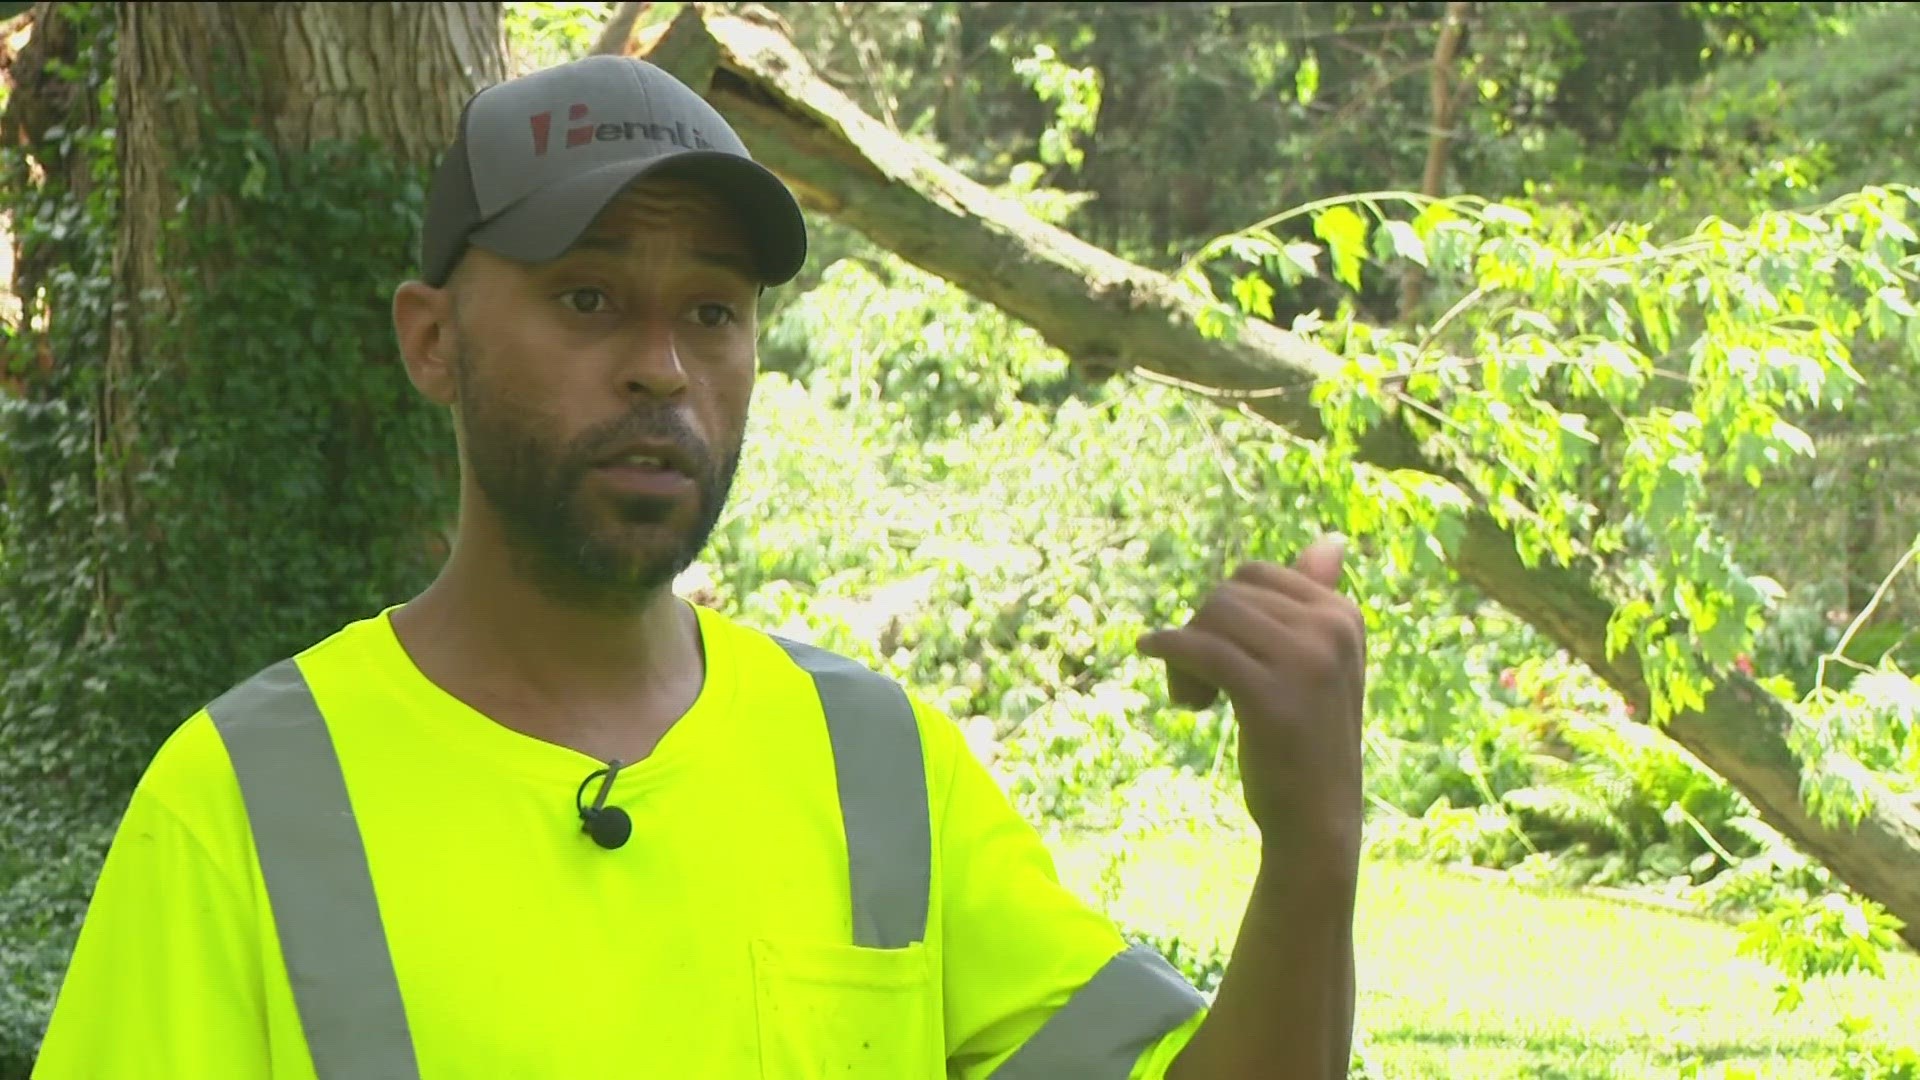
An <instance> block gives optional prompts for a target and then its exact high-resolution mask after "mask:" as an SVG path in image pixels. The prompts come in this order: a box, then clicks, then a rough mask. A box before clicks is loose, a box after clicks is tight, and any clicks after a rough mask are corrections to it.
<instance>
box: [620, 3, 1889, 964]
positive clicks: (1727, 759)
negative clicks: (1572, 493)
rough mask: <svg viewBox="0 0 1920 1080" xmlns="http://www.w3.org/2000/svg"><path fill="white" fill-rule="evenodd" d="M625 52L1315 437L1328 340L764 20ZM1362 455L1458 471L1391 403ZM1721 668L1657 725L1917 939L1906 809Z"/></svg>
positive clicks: (1590, 656)
mask: <svg viewBox="0 0 1920 1080" xmlns="http://www.w3.org/2000/svg"><path fill="white" fill-rule="evenodd" d="M637 51H638V52H639V53H640V54H641V55H644V56H648V57H649V58H650V59H652V60H654V61H655V62H656V63H659V64H661V65H662V66H663V67H666V68H668V69H669V70H672V71H674V72H675V74H677V75H678V76H679V77H680V78H682V79H684V80H685V81H687V82H688V84H689V85H691V86H693V87H694V88H695V89H696V90H698V91H700V92H701V93H703V94H705V95H706V96H707V98H708V99H709V100H710V101H711V102H712V103H713V104H714V106H715V107H716V108H718V109H719V110H720V112H721V113H722V115H724V116H725V117H726V118H727V121H728V122H729V123H731V124H732V125H733V126H734V127H735V128H736V129H737V130H738V131H739V132H740V135H741V137H742V138H743V139H744V140H745V141H746V143H747V145H748V147H749V148H751V150H752V151H753V153H754V155H755V156H756V157H757V158H758V159H759V160H760V161H761V162H763V163H764V164H766V165H767V166H768V167H769V168H771V169H773V170H774V171H775V172H777V173H779V174H780V175H781V176H782V177H783V178H784V179H785V180H786V181H787V182H788V184H789V185H791V186H792V187H793V189H794V190H795V192H796V193H797V194H798V195H799V197H800V198H801V200H802V201H803V202H804V203H805V205H807V206H808V207H809V208H810V209H812V210H815V211H819V212H824V213H827V214H831V215H833V216H834V217H836V218H837V219H839V220H840V221H842V222H844V223H846V224H847V225H849V226H851V227H853V228H855V229H857V230H859V231H860V232H862V233H863V234H865V235H866V236H867V237H868V238H869V239H871V240H873V241H874V242H875V243H878V244H880V245H881V246H883V247H886V248H889V249H891V250H892V251H894V252H896V253H898V254H899V255H900V256H901V257H903V258H905V259H906V260H907V261H909V262H912V263H914V264H915V265H917V266H920V267H922V268H923V269H926V270H928V271H930V272H932V273H935V274H938V275H940V276H942V277H944V278H946V279H947V280H949V281H952V282H953V283H955V284H957V285H959V286H961V287H962V288H965V289H967V290H968V291H969V292H972V293H973V294H974V295H976V296H979V297H980V298H982V299H984V300H986V301H987V302H989V303H992V304H994V305H996V306H998V307H1000V308H1001V309H1003V310H1005V311H1006V312H1008V313H1009V314H1011V315H1013V316H1015V317H1017V318H1020V319H1022V320H1024V321H1025V322H1027V323H1028V324H1029V325H1031V326H1032V327H1033V328H1034V329H1035V330H1036V331H1038V332H1039V333H1040V334H1041V335H1042V336H1044V337H1045V338H1046V339H1047V340H1048V341H1049V342H1051V343H1052V344H1053V345H1054V346H1055V347H1056V348H1059V349H1060V350H1061V351H1062V352H1064V353H1066V354H1067V355H1068V356H1069V357H1070V358H1072V359H1073V360H1074V361H1075V362H1077V363H1079V364H1081V365H1084V366H1089V367H1094V368H1099V369H1105V370H1120V369H1123V368H1127V367H1139V368H1142V369H1145V370H1149V371H1153V372H1156V373H1158V374H1160V375H1163V376H1169V377H1172V378H1175V379H1179V380H1182V381H1184V382H1187V383H1190V384H1193V385H1194V386H1195V388H1196V389H1199V390H1202V391H1205V390H1209V389H1212V390H1226V391H1233V390H1246V389H1252V388H1266V387H1282V386H1284V387H1289V388H1298V389H1297V390H1296V391H1293V392H1287V393H1282V394H1278V395H1267V396H1260V397H1257V398H1251V399H1246V400H1245V402H1244V404H1245V405H1246V406H1247V407H1249V408H1251V409H1253V410H1255V411H1257V412H1258V413H1260V414H1262V415H1264V416H1266V417H1268V418H1270V419H1272V420H1274V421H1275V422H1277V423H1280V424H1282V425H1284V426H1286V427H1287V428H1289V429H1290V430H1292V431H1293V432H1294V433H1295V434H1297V435H1300V436H1302V437H1306V438H1317V437H1320V436H1321V435H1323V434H1324V428H1323V427H1322V424H1321V420H1320V416H1319V413H1318V411H1317V409H1316V408H1315V407H1314V406H1313V405H1312V404H1310V403H1309V402H1308V401H1307V400H1306V394H1305V388H1306V387H1307V386H1309V385H1310V384H1311V383H1313V382H1314V381H1315V380H1316V379H1318V378H1320V377H1322V376H1323V375H1327V374H1330V373H1332V372H1334V371H1335V370H1337V367H1338V362H1337V360H1336V359H1335V358H1334V357H1333V356H1331V355H1330V354H1328V353H1327V352H1325V351H1324V350H1322V349H1321V348H1319V347H1318V346H1317V345H1315V344H1313V343H1311V342H1309V341H1307V340H1305V339H1302V338H1300V337H1298V336H1297V335H1294V334H1291V333H1288V332H1286V331H1284V330H1281V329H1280V328H1278V327H1275V326H1272V325H1271V324H1267V323H1264V322H1260V321H1257V320H1255V321H1251V322H1249V323H1248V324H1247V325H1246V327H1245V328H1244V330H1242V331H1241V332H1240V333H1239V334H1237V335H1236V336H1235V337H1233V338H1232V339H1231V340H1214V339H1209V338H1207V337H1205V336H1203V335H1201V334H1200V333H1199V332H1198V330H1197V329H1196V324H1195V319H1196V316H1197V314H1198V305H1196V304H1195V303H1193V302H1192V301H1190V300H1188V299H1187V298H1186V297H1185V296H1184V295H1183V294H1181V293H1179V292H1177V291H1176V290H1175V289H1174V287H1173V286H1172V283H1171V282H1169V281H1168V280H1167V279H1166V278H1165V277H1164V276H1163V275H1161V274H1158V273H1156V272H1154V271H1152V270H1149V269H1146V268H1143V267H1140V266H1136V265H1133V264H1131V263H1128V262H1126V261H1124V260H1122V259H1120V258H1118V257H1116V256H1114V255H1112V254H1111V253H1109V252H1106V251H1103V250H1101V249H1099V248H1097V247H1094V246H1093V245H1091V244H1088V243H1085V242H1084V241H1081V240H1079V239H1077V238H1075V237H1073V236H1072V235H1070V234H1068V233H1066V232H1064V231H1062V230H1060V229H1057V228H1053V227H1051V226H1048V225H1046V224H1044V223H1042V222H1039V221H1037V220H1035V219H1033V218H1032V217H1030V216H1028V215H1027V214H1025V213H1024V212H1023V211H1021V210H1020V209H1019V208H1018V207H1017V206H1015V205H1013V204H1012V203H1010V202H1008V201H1006V200H1004V199H1001V198H998V197H996V196H994V195H993V194H992V193H990V192H988V191H987V190H985V189H984V188H982V187H981V186H979V185H978V184H975V183H973V182H972V181H970V180H968V179H967V178H965V177H963V176H961V175H959V174H958V173H956V172H955V171H953V170H952V169H950V168H947V167H946V166H945V165H943V164H941V163H940V162H939V161H937V160H935V159H934V158H932V157H931V156H929V155H927V154H925V153H923V152H921V151H919V150H918V149H916V148H914V147H912V146H910V145H908V144H907V143H906V142H904V141H903V140H901V139H900V138H898V137H896V136H894V135H892V134H891V133H890V132H888V131H887V130H886V129H885V128H884V127H883V126H882V125H881V124H879V123H878V122H877V121H875V120H873V119H872V118H870V117H868V116H866V115H864V114H862V113H861V112H860V111H859V109H858V108H857V107H855V106H854V105H853V104H852V103H851V102H850V101H848V100H847V99H846V98H845V97H844V96H843V95H841V94H840V93H838V92H837V91H835V90H834V89H833V88H832V87H830V86H828V85H827V84H826V83H824V82H823V81H822V80H820V79H818V78H817V77H815V76H814V75H813V73H812V72H811V71H810V69H809V68H808V66H807V63H806V61H805V59H804V58H803V57H802V56H801V55H800V54H799V52H798V51H797V50H796V49H795V48H794V47H793V46H792V44H791V43H790V42H788V41H787V40H786V39H785V38H784V37H782V36H781V34H780V32H779V30H778V28H777V26H775V25H773V24H772V23H771V22H769V21H766V20H762V19H759V18H755V17H753V16H751V15H741V16H728V15H723V14H719V13H716V12H713V11H706V12H703V11H701V10H700V9H699V7H698V6H697V5H689V6H688V7H687V9H685V10H684V11H683V12H682V14H681V16H680V17H679V18H677V19H675V20H674V21H673V23H672V24H670V25H668V26H663V27H659V28H656V29H654V30H653V31H650V32H649V33H648V34H647V35H645V36H644V38H643V40H642V41H641V42H639V44H638V50H637ZM1360 456H1361V458H1362V459H1363V460H1365V461H1367V462H1369V463H1371V464H1373V465H1376V466H1381V467H1386V468H1394V469H1403V468H1410V469H1419V470H1422V471H1426V472H1429V473H1433V474H1435V475H1439V476H1443V477H1445V478H1447V479H1449V480H1452V481H1454V482H1456V483H1459V482H1460V478H1459V477H1458V476H1457V475H1456V474H1454V473H1452V472H1451V471H1450V470H1448V469H1446V468H1443V467H1441V466H1439V465H1437V464H1436V463H1434V462H1433V461H1431V460H1430V459H1429V458H1428V457H1427V455H1426V454H1425V453H1424V451H1423V449H1422V447H1421V444H1420V441H1419V439H1418V438H1417V437H1416V436H1415V435H1414V434H1413V432H1412V431H1411V430H1409V429H1408V428H1407V427H1406V426H1405V425H1404V424H1403V423H1402V422H1400V420H1399V419H1398V418H1397V417H1395V416H1393V415H1392V414H1389V415H1388V416H1387V418H1386V419H1385V420H1384V421H1383V422H1382V423H1381V424H1380V426H1379V427H1378V428H1376V429H1375V430H1374V431H1373V432H1371V433H1370V434H1369V435H1368V436H1367V437H1366V439H1365V440H1364V441H1363V443H1362V446H1361V451H1360ZM1483 504H1484V502H1483V501H1482V505H1483ZM1448 557H1449V561H1450V563H1451V565H1452V566H1453V568H1454V570H1455V571H1456V572H1457V573H1458V574H1459V575H1460V576H1461V577H1462V578H1463V579H1465V580H1466V581H1469V582H1471V583H1472V584H1474V585H1475V586H1476V587H1478V588H1479V589H1481V590H1482V591H1484V592H1485V593H1486V595H1488V596H1489V597H1491V598H1492V599H1494V600H1496V601H1498V602H1499V603H1501V604H1503V605H1505V606H1506V607H1507V608H1509V609H1510V610H1512V611H1513V612H1514V613H1515V614H1517V615H1519V616H1520V617H1522V618H1524V619H1526V620H1527V621H1528V622H1529V623H1530V624H1531V625H1533V626H1534V627H1535V628H1537V629H1538V630H1540V631H1541V632H1543V633H1544V634H1546V635H1547V636H1548V637H1550V638H1551V639H1552V640H1554V641H1555V642H1557V643H1558V644H1559V645H1560V646H1561V647H1563V648H1565V649H1566V650H1567V651H1568V652H1569V653H1571V654H1572V655H1574V656H1576V657H1578V658H1579V659H1580V660H1581V661H1582V662H1583V663H1585V664H1586V665H1588V666H1589V667H1590V668H1591V669H1592V670H1593V671H1594V672H1595V673H1596V674H1598V675H1599V676H1600V677H1601V678H1603V679H1605V680H1606V681H1607V682H1608V683H1610V684H1611V685H1612V686H1613V687H1614V688H1615V689H1616V690H1617V691H1619V692H1620V694H1621V695H1622V696H1623V697H1624V698H1626V700H1627V701H1629V702H1631V703H1632V704H1633V705H1634V706H1635V708H1636V710H1637V711H1638V714H1639V715H1641V716H1648V715H1650V714H1651V709H1650V705H1649V694H1648V690H1647V684H1646V681H1645V678H1644V675H1643V672H1642V668H1641V663H1640V659H1639V657H1638V656H1636V655H1633V654H1631V653H1624V654H1621V655H1618V656H1614V657H1608V656H1607V654H1606V647H1605V646H1606V628H1607V624H1608V621H1609V617H1610V615H1611V613H1612V608H1611V606H1610V604H1609V603H1608V601H1607V600H1606V599H1605V598H1604V597H1603V596H1602V595H1601V593H1600V591H1599V589H1598V588H1597V586H1596V584H1595V582H1593V581H1592V580H1590V579H1588V578H1587V577H1585V576H1583V575H1582V574H1580V573H1578V572H1575V571H1572V570H1568V569H1565V568H1561V567H1556V566H1553V565H1550V564H1539V565H1528V564H1527V563H1526V562H1525V561H1524V560H1523V559H1522V558H1521V556H1520V554H1519V553H1518V551H1517V549H1516V547H1515V541H1514V538H1513V536H1512V535H1511V534H1510V533H1508V532H1507V531H1506V530H1505V529H1504V528H1503V527H1502V526H1500V525H1499V524H1498V523H1496V522H1495V521H1494V519H1493V518H1492V517H1491V516H1489V515H1488V514H1487V513H1486V512H1485V511H1484V510H1480V511H1476V512H1474V513H1473V514H1472V515H1471V516H1470V517H1469V518H1468V521H1467V528H1466V530H1465V532H1464V536H1463V538H1462V539H1461V540H1460V541H1459V543H1458V544H1457V545H1456V550H1454V551H1452V552H1450V553H1449V556H1448ZM1721 680H1722V681H1721V682H1720V683H1719V684H1718V686H1717V688H1716V689H1715V690H1714V691H1713V692H1712V693H1711V694H1710V695H1708V700H1707V705H1706V708H1705V710H1704V711H1699V712H1684V713H1680V714H1678V715H1675V716H1674V717H1672V718H1671V719H1670V720H1669V721H1668V722H1667V724H1666V726H1665V728H1664V730H1665V733H1666V734H1667V735H1668V736H1670V737H1671V738H1673V739H1674V740H1675V741H1676V742H1678V743H1679V744H1680V745H1682V746H1684V747H1686V748H1687V749H1688V750H1689V751H1691V752H1692V753H1693V754H1694V755H1695V756H1696V757H1697V758H1699V759H1700V760H1701V761H1702V762H1703V763H1705V764H1706V765H1707V767H1708V768H1711V769H1713V770H1714V771H1715V772H1717V773H1719V774H1720V775H1721V776H1722V777H1724V778H1725V779H1726V780H1727V782H1728V783H1730V784H1731V785H1733V786H1734V787H1735V788H1736V789H1738V790H1739V791H1740V792H1741V793H1742V794H1743V795H1745V796H1746V797H1747V798H1748V799H1749V800H1750V801H1751V802H1752V803H1753V804H1754V806H1755V807H1756V808H1757V809H1758V811H1759V812H1760V814H1761V815H1762V816H1763V817H1764V818H1765V819H1766V820H1767V822H1768V823H1769V824H1771V825H1772V826H1773V827H1774V828H1776V829H1778V830H1779V831H1780V832H1781V833H1783V834H1784V835H1786V836H1787V837H1789V838H1791V839H1792V840H1793V841H1794V842H1795V843H1796V844H1798V845H1800V846H1801V847H1802V848H1803V849H1804V850H1805V851H1807V852H1808V853H1809V854H1811V855H1812V856H1813V857H1814V858H1816V859H1818V860H1820V862H1821V863H1823V864H1824V865H1825V866H1827V867H1828V868H1829V869H1830V870H1832V871H1833V873H1834V874H1836V875H1837V876H1838V877H1839V878H1840V879H1841V880H1843V881H1845V882H1846V884H1847V885H1848V886H1849V887H1851V888H1852V889H1854V890H1855V891H1856V892H1858V893H1860V894H1861V895H1863V896H1867V897H1870V898H1872V899H1874V900H1877V901H1878V902H1880V903H1881V904H1882V905H1884V906H1885V907H1886V908H1887V910H1888V911H1890V912H1892V913H1893V914H1894V915H1896V916H1898V917H1899V918H1900V919H1902V920H1903V921H1904V922H1905V923H1906V930H1905V931H1904V936H1905V938H1906V940H1907V941H1908V942H1909V943H1911V944H1913V945H1915V946H1916V947H1920V808H1916V807H1914V806H1912V805H1909V804H1908V803H1907V802H1905V801H1903V800H1900V799H1897V798H1895V797H1894V796H1893V795H1892V794H1891V793H1890V792H1888V791H1887V790H1886V789H1885V787H1884V786H1883V785H1879V784H1877V783H1876V782H1874V780H1873V779H1872V778H1871V777H1870V776H1865V775H1861V770H1859V769H1858V768H1857V767H1855V766H1851V764H1850V763H1847V762H1828V763H1824V765H1825V767H1828V768H1833V769H1837V770H1840V771H1844V772H1847V773H1849V774H1850V775H1852V776H1853V777H1854V778H1855V780H1856V781H1857V783H1858V784H1859V785H1860V786H1861V787H1863V788H1864V790H1865V791H1866V793H1867V794H1868V797H1869V799H1870V803H1871V806H1870V810H1869V812H1868V814H1867V816H1866V817H1865V819H1864V820H1863V821H1861V823H1860V824H1859V826H1858V827H1857V828H1856V827H1850V826H1847V825H1838V826H1829V825H1826V824H1824V823H1822V822H1821V821H1820V820H1818V819H1817V818H1816V817H1815V816H1814V815H1813V814H1812V813H1811V812H1810V811H1809V810H1808V809H1807V807H1806V805H1805V803H1804V802H1803V800H1802V798H1801V795H1800V792H1801V782H1802V774H1803V770H1802V766H1801V764H1800V763H1799V762H1798V760H1797V759H1796V758H1795V757H1794V755H1793V754H1792V752H1791V751H1790V749H1789V748H1788V745H1787V741H1786V735H1787V732H1788V730H1789V729H1790V727H1791V725H1792V724H1793V722H1794V721H1793V717H1792V714H1791V713H1790V712H1789V711H1788V710H1787V709H1786V708H1785V707H1784V706H1783V705H1782V704H1781V703H1780V702H1779V701H1777V700H1776V699H1774V698H1773V697H1771V696H1770V695H1768V694H1767V693H1765V692H1764V691H1762V690H1761V689H1760V688H1759V687H1758V686H1756V685H1755V684H1753V683H1752V682H1751V681H1749V680H1746V679H1744V678H1741V677H1740V676H1738V675H1737V674H1735V673H1732V672H1727V673H1722V675H1721Z"/></svg>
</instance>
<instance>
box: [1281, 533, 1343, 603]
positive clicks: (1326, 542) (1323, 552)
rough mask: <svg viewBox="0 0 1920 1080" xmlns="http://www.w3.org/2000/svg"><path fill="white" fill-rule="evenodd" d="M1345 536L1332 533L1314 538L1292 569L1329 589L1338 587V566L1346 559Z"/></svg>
mask: <svg viewBox="0 0 1920 1080" xmlns="http://www.w3.org/2000/svg"><path fill="white" fill-rule="evenodd" d="M1346 556H1347V538H1346V537H1344V536H1341V535H1340V534H1339V533H1332V534H1330V535H1327V536H1323V537H1321V538H1320V539H1318V540H1315V541H1314V542H1313V543H1312V544H1311V545H1310V546H1309V547H1308V548H1307V550H1305V551H1303V552H1301V553H1300V558H1299V560H1298V561H1296V562H1295V563H1294V564H1293V566H1294V569H1296V570H1298V571H1300V572H1301V573H1303V574H1305V575H1307V577H1309V578H1311V579H1312V580H1313V581H1315V582H1317V583H1318V584H1320V585H1322V586H1325V587H1326V588H1329V589H1338V588H1340V566H1341V564H1342V563H1343V562H1345V561H1346Z"/></svg>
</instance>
